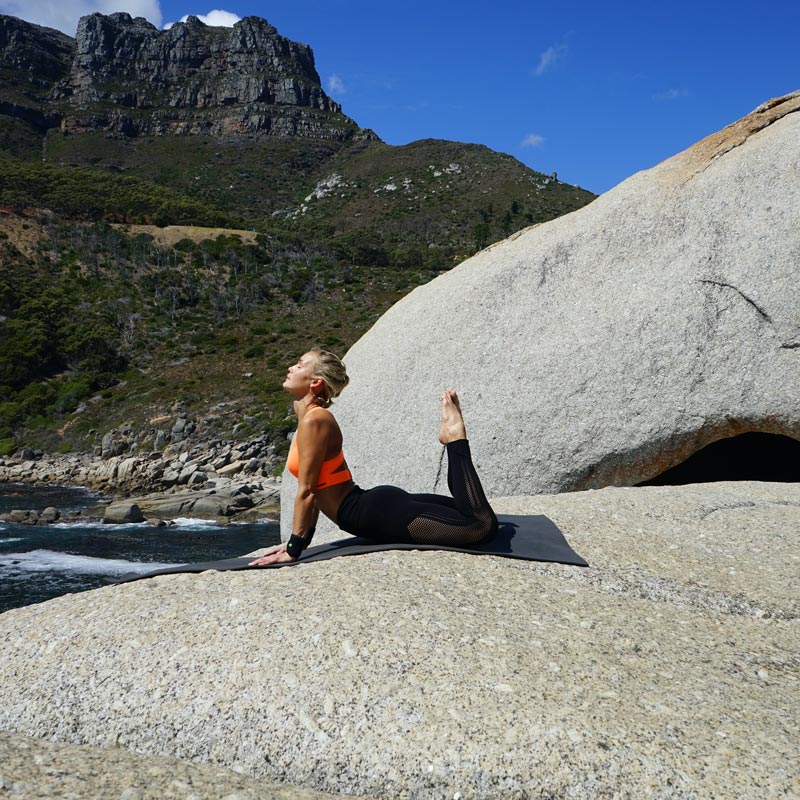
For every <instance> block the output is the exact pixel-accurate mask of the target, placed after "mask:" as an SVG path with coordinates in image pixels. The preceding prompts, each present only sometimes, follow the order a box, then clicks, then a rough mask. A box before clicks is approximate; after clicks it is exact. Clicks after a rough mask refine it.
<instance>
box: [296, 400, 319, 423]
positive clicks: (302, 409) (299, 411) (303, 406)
mask: <svg viewBox="0 0 800 800" xmlns="http://www.w3.org/2000/svg"><path fill="white" fill-rule="evenodd" d="M292 405H293V406H294V413H295V414H296V415H297V419H298V421H299V420H301V419H303V417H304V416H305V415H306V414H307V413H308V412H309V411H310V410H311V409H312V408H322V406H321V405H319V403H318V402H317V398H316V395H313V394H307V395H306V396H305V397H301V398H300V399H299V400H295V401H294V403H293V404H292Z"/></svg>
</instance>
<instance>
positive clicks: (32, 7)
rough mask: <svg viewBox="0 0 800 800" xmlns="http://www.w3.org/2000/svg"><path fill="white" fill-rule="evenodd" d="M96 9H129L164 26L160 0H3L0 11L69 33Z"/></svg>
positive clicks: (0, 1) (72, 33) (0, 2)
mask: <svg viewBox="0 0 800 800" xmlns="http://www.w3.org/2000/svg"><path fill="white" fill-rule="evenodd" d="M96 11H99V12H100V13H101V14H113V13H114V12H115V11H127V12H128V13H129V14H130V15H131V16H132V17H145V18H146V19H147V20H149V21H150V22H152V23H153V25H155V26H156V27H161V22H162V19H163V15H162V13H161V4H160V3H159V0H35V2H31V0H0V13H3V14H11V15H12V16H14V17H20V18H21V19H24V20H25V21H26V22H33V23H34V24H36V25H44V26H46V27H48V28H57V29H58V30H60V31H63V32H64V33H66V34H69V35H70V36H74V35H75V31H76V30H77V29H78V20H79V19H80V18H81V17H85V16H86V15H87V14H94V13H95V12H96Z"/></svg>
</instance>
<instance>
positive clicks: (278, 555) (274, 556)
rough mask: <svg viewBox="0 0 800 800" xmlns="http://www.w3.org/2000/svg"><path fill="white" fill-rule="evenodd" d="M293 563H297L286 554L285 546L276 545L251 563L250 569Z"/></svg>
mask: <svg viewBox="0 0 800 800" xmlns="http://www.w3.org/2000/svg"><path fill="white" fill-rule="evenodd" d="M292 561H297V559H296V558H292V557H291V556H290V555H289V554H288V553H287V552H286V545H285V544H276V545H275V546H274V547H270V548H269V550H267V552H266V553H264V555H263V556H259V557H258V558H256V559H255V560H254V561H251V562H250V563H249V564H248V565H247V566H248V567H266V566H269V565H270V564H289V563H290V562H292Z"/></svg>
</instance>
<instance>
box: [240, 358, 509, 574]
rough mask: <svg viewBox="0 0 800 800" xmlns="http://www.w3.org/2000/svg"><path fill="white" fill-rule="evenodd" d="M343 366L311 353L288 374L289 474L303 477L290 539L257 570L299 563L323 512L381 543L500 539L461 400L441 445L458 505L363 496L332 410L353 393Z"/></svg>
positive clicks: (447, 396)
mask: <svg viewBox="0 0 800 800" xmlns="http://www.w3.org/2000/svg"><path fill="white" fill-rule="evenodd" d="M348 382H349V378H348V376H347V372H346V370H345V366H344V364H343V363H342V362H341V360H340V359H339V358H337V356H335V355H334V354H333V353H329V352H327V351H325V350H310V351H309V352H308V353H305V354H304V355H302V356H301V357H300V359H299V360H298V361H297V363H296V364H294V365H293V366H291V367H290V368H289V371H288V373H287V375H286V380H284V382H283V388H284V389H286V391H287V392H289V394H291V395H292V397H293V398H294V411H295V414H296V415H297V433H296V434H295V436H294V438H293V439H292V445H291V448H290V450H289V458H288V460H287V462H286V466H287V469H289V471H290V472H291V473H292V474H294V475H295V476H296V477H297V496H296V497H295V500H294V512H293V522H292V534H291V536H290V538H289V541H288V542H287V543H286V544H281V545H276V546H275V547H271V548H270V549H269V550H268V551H267V552H266V553H265V554H264V555H263V556H261V557H259V558H257V559H255V560H254V561H252V562H251V565H253V566H266V565H269V564H276V563H281V562H289V561H296V560H297V559H298V558H299V557H300V554H301V553H302V552H303V550H304V549H305V548H306V547H307V546H308V544H309V542H310V541H311V537H312V536H313V533H314V528H315V526H316V523H317V517H318V515H319V512H320V511H321V512H322V513H323V514H324V515H325V516H326V517H328V518H329V519H331V520H333V522H335V523H336V524H337V525H338V526H339V528H341V529H342V530H343V531H346V532H347V533H351V534H353V535H355V536H363V537H365V538H368V539H373V540H375V541H378V542H406V543H408V542H420V543H425V544H443V545H451V546H459V545H469V544H474V543H476V542H479V541H481V540H482V539H485V538H486V537H488V536H490V535H492V534H494V533H495V532H496V531H497V517H496V516H495V514H494V511H492V509H491V507H490V506H489V503H488V501H487V500H486V496H485V495H484V493H483V489H482V487H481V483H480V480H479V479H478V475H477V473H476V471H475V467H474V466H473V464H472V458H471V455H470V450H469V443H468V442H467V434H466V430H465V428H464V420H463V418H462V416H461V407H460V405H459V402H458V396H457V395H456V393H455V392H454V391H452V390H450V389H448V390H447V391H445V392H444V394H442V397H441V406H442V421H441V426H440V428H439V441H440V442H441V443H442V444H443V445H445V447H446V449H447V484H448V488H449V489H450V493H451V495H452V497H445V496H443V495H437V494H410V493H408V492H406V491H404V490H403V489H398V488H397V487H395V486H376V487H375V488H373V489H368V490H366V491H365V490H364V489H361V488H360V487H359V486H357V485H356V484H355V483H354V482H353V477H352V475H351V473H350V469H349V468H348V466H347V462H346V461H345V458H344V453H343V451H342V432H341V430H340V429H339V425H338V424H337V422H336V419H335V417H334V416H333V414H331V412H330V411H329V410H328V408H329V406H330V405H331V403H332V402H333V399H334V398H335V397H338V396H339V394H340V393H341V391H342V390H343V389H344V387H345V386H347V384H348Z"/></svg>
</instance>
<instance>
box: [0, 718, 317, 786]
mask: <svg viewBox="0 0 800 800" xmlns="http://www.w3.org/2000/svg"><path fill="white" fill-rule="evenodd" d="M0 792H1V793H2V796H3V797H4V798H9V800H53V798H56V797H58V798H86V800H89V798H91V799H92V800H105V798H109V800H111V798H114V800H190V798H196V799H197V800H199V798H209V800H210V798H215V800H325V798H330V797H332V795H329V794H321V793H320V792H314V791H310V790H306V789H298V788H294V787H291V786H288V787H284V786H277V785H275V784H265V783H264V782H262V781H257V780H254V779H253V778H248V777H245V776H244V775H239V774H237V773H236V772H232V771H231V770H227V769H222V768H220V767H206V766H197V765H194V764H186V763H185V762H182V761H178V759H175V758H158V757H154V756H140V755H136V754H135V753H129V752H127V751H126V750H118V749H111V748H99V747H77V746H75V745H69V744H57V743H55V742H45V741H42V740H40V739H31V738H29V737H27V736H15V735H13V734H7V733H0Z"/></svg>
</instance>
